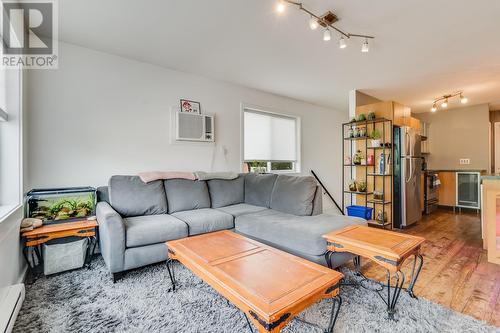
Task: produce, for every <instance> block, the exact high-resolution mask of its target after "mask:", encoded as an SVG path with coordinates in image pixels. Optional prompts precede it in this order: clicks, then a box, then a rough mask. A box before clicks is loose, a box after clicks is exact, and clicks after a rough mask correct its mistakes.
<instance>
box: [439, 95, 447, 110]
mask: <svg viewBox="0 0 500 333" xmlns="http://www.w3.org/2000/svg"><path fill="white" fill-rule="evenodd" d="M441 107H442V108H443V109H445V108H447V107H448V98H447V99H445V100H444V102H443V103H441Z"/></svg>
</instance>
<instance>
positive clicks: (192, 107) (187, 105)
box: [181, 99, 201, 114]
mask: <svg viewBox="0 0 500 333" xmlns="http://www.w3.org/2000/svg"><path fill="white" fill-rule="evenodd" d="M181 112H186V113H197V114H201V105H200V102H195V101H190V100H187V99H181Z"/></svg>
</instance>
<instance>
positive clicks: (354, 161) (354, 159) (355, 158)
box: [352, 150, 363, 165]
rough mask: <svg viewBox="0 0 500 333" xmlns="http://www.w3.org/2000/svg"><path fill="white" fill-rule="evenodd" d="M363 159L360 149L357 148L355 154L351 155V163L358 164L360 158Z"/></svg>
mask: <svg viewBox="0 0 500 333" xmlns="http://www.w3.org/2000/svg"><path fill="white" fill-rule="evenodd" d="M362 159H363V153H362V152H361V150H358V151H357V152H356V154H354V156H353V157H352V164H356V165H360V164H361V160H362Z"/></svg>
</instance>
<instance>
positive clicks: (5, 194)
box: [0, 69, 23, 222]
mask: <svg viewBox="0 0 500 333" xmlns="http://www.w3.org/2000/svg"><path fill="white" fill-rule="evenodd" d="M21 128H22V71H21V69H2V70H0V222H2V220H3V219H4V218H5V217H6V216H8V215H9V214H10V213H11V212H13V211H14V210H15V209H17V207H19V205H20V204H21V201H22V187H23V186H22V176H23V169H22V130H21Z"/></svg>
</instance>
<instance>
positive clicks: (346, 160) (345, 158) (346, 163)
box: [344, 156, 352, 165]
mask: <svg viewBox="0 0 500 333" xmlns="http://www.w3.org/2000/svg"><path fill="white" fill-rule="evenodd" d="M344 164H345V165H351V164H352V159H351V156H346V157H344Z"/></svg>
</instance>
